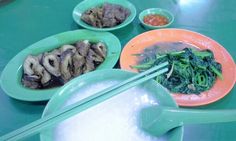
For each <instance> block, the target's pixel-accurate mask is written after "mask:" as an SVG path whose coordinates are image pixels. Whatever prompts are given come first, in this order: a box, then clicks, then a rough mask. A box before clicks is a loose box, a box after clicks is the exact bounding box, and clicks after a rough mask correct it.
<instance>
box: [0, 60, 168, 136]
mask: <svg viewBox="0 0 236 141" xmlns="http://www.w3.org/2000/svg"><path fill="white" fill-rule="evenodd" d="M167 65H168V62H165V63H162V64H160V65H158V66H155V67H153V68H151V69H149V70H147V71H145V72H142V73H139V74H137V75H135V76H133V77H131V78H129V79H127V80H124V81H123V82H121V83H119V84H117V85H115V86H111V87H109V88H107V89H105V90H102V91H100V92H98V93H95V94H93V95H92V96H89V97H87V98H85V99H83V100H81V101H78V102H76V103H74V104H71V105H69V106H67V107H65V108H64V109H62V110H59V111H56V112H54V113H52V114H49V115H47V116H45V117H43V118H41V119H39V120H36V121H34V122H32V123H30V124H28V125H26V126H23V127H22V128H19V129H17V130H15V131H13V132H10V133H8V134H6V135H4V136H2V137H0V141H5V140H8V141H15V140H19V139H22V138H24V137H26V136H29V135H33V134H36V133H38V132H39V131H41V130H42V129H44V128H46V127H50V126H52V125H55V124H56V123H59V122H61V121H63V120H65V119H67V118H69V117H71V116H73V115H76V114H78V113H80V112H82V111H84V110H86V109H88V108H90V107H92V106H94V105H96V104H99V103H101V102H103V101H104V100H105V99H109V98H111V97H113V96H115V95H117V94H119V93H121V92H123V91H125V90H127V89H129V88H132V87H134V86H136V85H138V84H141V83H143V82H145V81H148V80H150V79H152V78H154V77H156V76H158V75H161V74H163V73H165V72H167V71H168V68H167Z"/></svg>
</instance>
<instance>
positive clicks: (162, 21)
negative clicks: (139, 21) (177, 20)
mask: <svg viewBox="0 0 236 141" xmlns="http://www.w3.org/2000/svg"><path fill="white" fill-rule="evenodd" d="M143 21H144V23H146V24H149V25H152V26H162V25H166V24H168V22H169V21H168V19H167V18H166V17H164V16H162V15H159V14H150V15H147V16H144V18H143Z"/></svg>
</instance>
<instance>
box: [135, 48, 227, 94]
mask: <svg viewBox="0 0 236 141" xmlns="http://www.w3.org/2000/svg"><path fill="white" fill-rule="evenodd" d="M152 50H155V51H156V49H152ZM155 51H150V49H149V50H148V49H147V50H145V51H144V53H142V54H136V55H138V56H139V57H140V58H141V60H140V62H139V65H137V66H132V67H133V68H136V69H138V70H139V71H140V72H142V71H145V70H147V69H149V68H151V67H153V66H155V65H159V64H160V63H163V62H165V61H168V62H169V72H167V73H165V74H163V75H160V76H157V77H156V81H157V82H159V83H160V84H162V85H163V86H164V87H166V88H167V89H169V90H170V91H171V92H173V93H183V94H200V93H201V92H203V91H206V90H209V89H210V88H211V87H212V86H213V85H214V83H215V81H216V78H217V76H218V77H219V78H221V79H223V76H222V69H221V64H220V63H218V62H216V61H215V59H214V55H213V53H212V51H211V50H202V51H199V50H196V49H193V48H184V49H182V50H179V51H172V52H168V53H164V54H159V53H157V52H155Z"/></svg>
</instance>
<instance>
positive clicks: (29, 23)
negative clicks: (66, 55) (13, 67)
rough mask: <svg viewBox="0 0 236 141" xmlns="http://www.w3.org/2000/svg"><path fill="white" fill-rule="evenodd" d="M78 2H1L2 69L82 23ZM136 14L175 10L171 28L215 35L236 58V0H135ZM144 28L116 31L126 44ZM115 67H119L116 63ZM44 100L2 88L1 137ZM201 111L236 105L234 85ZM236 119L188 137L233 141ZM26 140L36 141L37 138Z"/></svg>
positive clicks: (188, 131) (31, 116) (196, 129)
mask: <svg viewBox="0 0 236 141" xmlns="http://www.w3.org/2000/svg"><path fill="white" fill-rule="evenodd" d="M79 2H80V0H44V1H41V0H0V73H1V72H2V70H3V68H4V67H5V65H6V64H7V63H8V61H10V59H11V58H12V57H14V56H15V55H16V54H17V53H18V52H20V51H21V50H23V49H24V48H26V47H27V46H28V45H30V44H32V43H34V42H36V41H38V40H40V39H43V38H45V37H47V36H50V35H54V34H57V33H60V32H64V31H68V30H76V29H79V28H81V27H79V26H78V25H77V24H76V23H75V22H74V21H73V19H72V10H73V8H74V7H75V5H76V4H77V3H79ZM131 2H132V3H133V4H134V5H135V6H136V8H137V13H139V12H140V11H142V10H144V9H146V8H151V7H160V8H166V9H168V10H170V11H172V12H173V13H174V15H175V21H174V24H173V26H172V27H174V28H183V29H189V30H192V31H196V32H199V33H202V34H204V35H206V36H209V37H211V38H212V39H214V40H216V41H217V42H219V43H220V44H222V45H223V46H224V47H225V48H226V49H227V50H228V52H229V53H230V54H231V55H232V56H233V58H234V60H235V58H236V45H235V39H236V14H235V13H236V8H235V6H236V1H235V0H146V1H144V0H132V1H131ZM142 32H145V30H144V29H143V28H142V27H141V26H140V23H139V21H138V18H137V17H136V19H135V20H134V21H133V22H132V23H131V24H130V25H128V26H127V27H125V28H123V29H120V30H117V31H112V33H113V34H115V35H116V36H117V37H118V38H119V39H120V41H121V44H122V46H124V45H125V44H126V43H127V42H128V41H129V40H130V39H132V38H133V37H135V36H136V35H138V34H140V33H142ZM116 67H119V65H117V66H116ZM45 105H46V102H37V103H30V102H23V101H18V100H14V99H12V98H10V97H8V96H7V95H6V94H5V93H4V92H3V90H2V89H0V136H2V135H4V134H6V133H8V132H10V131H13V130H14V129H17V128H19V127H21V126H23V125H26V124H27V123H30V122H32V121H34V120H36V119H39V118H40V117H41V114H42V111H43V109H44V107H45ZM196 108H200V109H234V108H236V88H235V87H234V88H233V89H232V90H231V92H230V93H229V94H228V95H227V96H226V97H224V98H223V99H221V100H220V101H218V102H215V103H212V104H210V105H207V106H201V107H196ZM235 133H236V122H231V123H219V124H208V125H191V126H185V131H184V141H234V140H236V134H235ZM27 140H33V141H37V140H39V139H38V136H34V137H32V138H28V139H27Z"/></svg>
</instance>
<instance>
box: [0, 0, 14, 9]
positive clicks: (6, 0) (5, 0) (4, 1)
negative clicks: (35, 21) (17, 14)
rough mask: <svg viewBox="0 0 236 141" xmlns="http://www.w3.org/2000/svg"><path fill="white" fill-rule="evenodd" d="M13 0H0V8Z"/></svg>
mask: <svg viewBox="0 0 236 141" xmlns="http://www.w3.org/2000/svg"><path fill="white" fill-rule="evenodd" d="M14 1H15V0H0V8H1V7H2V6H5V5H7V4H10V3H12V2H14Z"/></svg>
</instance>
